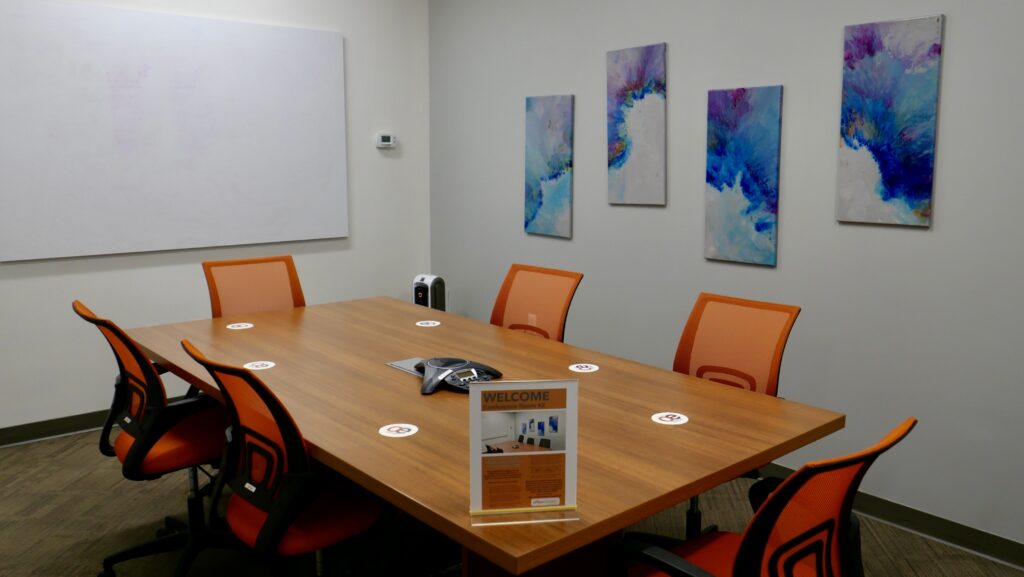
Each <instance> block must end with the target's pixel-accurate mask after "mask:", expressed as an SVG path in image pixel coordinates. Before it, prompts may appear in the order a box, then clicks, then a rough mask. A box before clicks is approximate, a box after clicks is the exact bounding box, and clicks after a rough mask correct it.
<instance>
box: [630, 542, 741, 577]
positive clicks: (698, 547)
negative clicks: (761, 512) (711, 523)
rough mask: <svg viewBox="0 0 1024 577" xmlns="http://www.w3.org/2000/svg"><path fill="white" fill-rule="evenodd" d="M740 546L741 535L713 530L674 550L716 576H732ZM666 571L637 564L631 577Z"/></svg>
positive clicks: (632, 568) (644, 576)
mask: <svg viewBox="0 0 1024 577" xmlns="http://www.w3.org/2000/svg"><path fill="white" fill-rule="evenodd" d="M739 548H740V535H739V534H738V533H727V532H725V531H712V532H710V533H706V534H704V535H701V536H700V537H698V538H696V539H691V540H689V541H686V542H684V543H682V544H681V545H679V546H678V547H674V548H673V549H672V552H673V553H675V554H676V555H679V556H680V557H682V558H683V559H686V560H687V561H689V562H690V563H693V564H694V565H696V566H698V567H700V568H701V569H703V570H705V571H707V572H708V573H711V574H712V575H714V576H715V577H732V565H733V561H735V560H736V553H737V551H739ZM655 575H665V573H663V572H661V571H659V570H657V569H655V568H654V567H651V566H650V565H636V566H634V567H631V568H630V570H629V577H654V576H655Z"/></svg>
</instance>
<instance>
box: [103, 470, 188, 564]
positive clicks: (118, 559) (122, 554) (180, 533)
mask: <svg viewBox="0 0 1024 577" xmlns="http://www.w3.org/2000/svg"><path fill="white" fill-rule="evenodd" d="M188 480H189V492H188V499H187V500H186V506H187V514H188V518H187V520H186V521H179V520H178V519H175V518H173V517H166V518H165V519H164V525H163V526H162V527H160V528H159V529H157V531H156V539H154V540H152V541H148V542H146V543H142V544H139V545H136V546H134V547H129V548H128V549H125V550H123V551H118V552H117V553H114V554H113V555H109V556H107V557H105V558H104V559H103V570H102V571H100V573H99V577H115V575H116V573H115V572H114V565H116V564H118V563H123V562H124V561H130V560H132V559H138V558H140V557H149V556H150V555H159V554H161V553H167V552H169V551H175V550H179V549H181V550H184V551H186V552H188V551H189V550H190V549H195V548H196V545H195V544H196V543H199V542H200V536H201V535H202V534H203V533H205V531H206V523H205V521H204V519H203V495H204V494H205V493H206V491H204V490H201V489H200V488H199V477H198V473H197V470H196V469H195V468H192V469H189V470H188ZM197 553H198V551H196V552H195V553H193V554H192V555H191V557H190V558H189V559H188V560H187V562H185V561H186V559H185V557H184V556H183V557H182V558H181V559H179V562H178V571H177V572H176V574H177V575H186V574H187V573H188V569H189V568H190V567H191V564H192V561H193V560H194V559H195V556H196V554H197Z"/></svg>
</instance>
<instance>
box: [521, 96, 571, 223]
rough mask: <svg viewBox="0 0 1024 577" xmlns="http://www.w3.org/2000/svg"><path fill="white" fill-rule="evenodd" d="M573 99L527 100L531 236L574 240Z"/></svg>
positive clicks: (528, 198)
mask: <svg viewBox="0 0 1024 577" xmlns="http://www.w3.org/2000/svg"><path fill="white" fill-rule="evenodd" d="M572 128H573V97H572V96H571V95H569V96H530V97H527V98H526V213H525V218H524V224H523V227H524V228H525V229H526V232H528V233H531V234H544V235H548V236H560V237H563V238H572Z"/></svg>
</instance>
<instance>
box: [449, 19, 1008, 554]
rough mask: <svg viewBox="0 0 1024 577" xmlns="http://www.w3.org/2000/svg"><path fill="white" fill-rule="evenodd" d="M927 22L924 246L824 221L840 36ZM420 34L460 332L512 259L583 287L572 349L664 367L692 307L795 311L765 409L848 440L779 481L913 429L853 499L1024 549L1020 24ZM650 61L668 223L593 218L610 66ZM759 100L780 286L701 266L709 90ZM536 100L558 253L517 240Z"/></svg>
mask: <svg viewBox="0 0 1024 577" xmlns="http://www.w3.org/2000/svg"><path fill="white" fill-rule="evenodd" d="M625 7H628V9H627V8H625ZM937 13H943V14H946V16H947V20H946V36H945V47H944V52H945V56H944V63H943V72H942V75H943V78H942V92H941V93H942V96H941V105H940V106H941V110H940V126H939V136H938V150H937V158H936V166H937V168H936V175H935V182H936V186H935V211H934V220H933V226H932V227H931V229H930V230H910V229H905V228H888V227H877V226H874V227H873V226H857V225H853V226H851V225H840V224H837V223H836V222H835V220H834V216H833V215H834V210H835V181H836V156H837V146H838V124H839V118H838V116H839V94H840V81H841V63H842V34H843V26H844V25H847V24H855V23H861V22H872V21H879V20H888V19H899V18H910V17H919V16H926V15H931V14H937ZM429 17H430V119H431V125H432V126H433V130H432V131H431V147H430V151H431V175H430V176H431V207H430V209H431V231H432V244H431V256H432V262H433V271H432V272H434V273H437V274H440V275H443V276H444V277H445V278H446V279H447V281H448V283H449V286H450V287H451V288H452V291H453V300H454V306H455V309H456V310H457V311H458V312H462V313H465V314H467V315H470V316H472V317H475V318H478V319H487V318H488V315H489V312H490V308H491V305H492V303H493V298H494V295H495V294H496V292H497V289H498V286H499V285H500V282H501V279H502V277H503V276H504V273H505V271H506V270H507V269H508V266H509V264H510V263H512V262H526V263H532V264H537V265H547V266H555V267H561V268H568V269H573V270H578V271H581V272H584V273H585V274H586V276H585V278H584V279H583V283H582V284H581V285H580V288H579V292H578V293H577V296H576V300H575V302H574V303H573V307H572V311H571V312H570V315H569V319H568V325H567V333H566V340H567V341H568V342H571V343H573V344H578V345H581V346H584V347H590V348H594V349H597V350H600V351H604V352H609V353H613V354H617V355H621V356H624V357H628V358H632V359H637V360H640V361H644V362H648V363H652V364H655V365H658V366H662V367H669V366H670V364H671V359H672V355H673V352H674V349H675V346H676V342H677V339H678V337H679V334H680V332H681V330H682V325H683V323H684V321H685V319H686V317H687V315H688V313H689V310H690V306H691V304H692V303H693V300H694V298H695V297H696V295H697V293H698V292H700V291H710V292H720V293H727V294H733V295H737V296H744V297H749V298H755V299H765V300H774V301H781V302H786V303H793V304H798V305H800V306H802V307H803V314H802V315H801V317H800V319H799V320H798V321H797V323H796V326H795V329H794V331H793V334H792V337H791V339H790V341H789V346H788V348H787V353H786V356H785V361H784V363H783V366H782V375H781V383H780V387H781V388H780V392H781V394H782V395H783V396H785V397H787V398H789V399H793V400H797V401H801V402H805V403H809V404H812V405H820V406H823V407H827V408H830V409H833V410H837V411H841V412H844V413H846V414H847V415H848V418H847V428H846V429H845V430H844V431H842V432H840V433H838V434H835V435H832V436H831V437H830V438H827V439H825V440H822V441H820V442H818V443H816V444H814V445H813V446H811V447H809V448H807V449H804V450H802V451H799V452H797V453H795V454H793V455H790V456H788V457H787V458H785V459H783V460H782V463H783V464H785V465H788V466H798V465H799V464H800V463H802V462H803V461H805V460H808V459H812V458H819V457H828V456H835V455H838V454H841V453H843V452H846V451H850V450H854V449H858V448H861V447H863V446H866V445H867V444H869V443H871V442H874V441H876V440H877V439H878V438H879V437H880V436H881V435H882V434H883V433H884V432H886V431H888V430H889V429H890V428H891V427H893V426H895V425H896V423H897V422H899V421H900V420H902V419H903V418H905V417H906V416H908V415H916V416H918V417H919V418H920V419H921V424H920V426H919V427H918V429H917V430H916V431H915V432H914V433H913V434H912V435H911V436H910V437H909V438H908V439H907V440H906V441H905V442H904V443H903V444H902V445H901V446H899V447H898V448H897V449H896V450H894V451H893V452H892V453H891V454H889V455H888V456H886V457H884V458H883V459H881V460H880V461H879V462H878V463H877V464H876V466H875V468H874V469H873V470H872V471H871V473H870V474H869V476H868V477H867V479H866V481H865V483H864V485H863V489H864V490H866V491H867V492H869V493H871V494H873V495H876V496H879V497H882V498H885V499H889V500H892V501H896V502H898V503H902V504H905V505H907V506H910V507H914V508H917V509H920V510H923V511H926V512H928V513H931V514H934V515H938V516H941V517H944V518H947V519H950V520H953V521H957V522H960V523H964V524H966V525H969V526H972V527H976V528H978V529H981V530H984V531H988V532H991V533H994V534H997V535H1000V536H1003V537H1006V538H1010V539H1013V540H1015V541H1018V542H1024V525H1022V524H1021V523H1020V519H1021V517H1022V516H1024V509H1022V505H1021V503H1022V502H1021V500H1020V499H1018V498H1015V496H1016V495H1017V494H1018V493H1019V485H1020V480H1021V479H1022V478H1024V465H1022V459H1021V458H1020V455H1021V451H1020V433H1021V431H1022V427H1021V425H1020V422H1021V420H1020V410H1021V407H1022V406H1024V402H1022V401H1024V393H1022V387H1021V381H1022V376H1021V375H1022V374H1024V371H1022V370H1021V369H1020V368H1019V366H1018V364H1019V357H1020V355H1021V354H1022V352H1024V307H1021V306H1020V304H1019V300H1018V299H1019V296H1020V295H1021V287H1022V286H1024V275H1022V272H1021V268H1022V267H1021V262H1022V259H1021V255H1020V251H1021V247H1022V246H1024V229H1022V228H1021V227H1020V226H1019V221H1020V218H1021V215H1022V214H1024V196H1022V195H1021V194H1020V183H1019V180H1018V177H1017V175H1018V173H1019V171H1018V170H1017V167H1019V165H1020V160H1019V159H1018V156H1019V153H1020V135H1021V133H1024V121H1022V118H1024V115H1021V113H1020V109H1019V107H1018V106H1017V103H1016V100H1017V99H1018V97H1019V95H1020V94H1022V93H1024V81H1022V75H1021V74H1020V64H1021V61H1020V54H1021V49H1020V40H1019V34H1018V30H1019V25H1020V22H1021V21H1022V20H1024V4H1022V3H1020V2H1017V1H1015V0H1002V1H996V0H986V1H982V2H960V1H958V0H945V1H942V0H901V1H899V2H892V1H890V0H865V1H862V2H849V3H839V2H821V1H819V0H804V1H797V0H790V1H777V2H752V1H748V2H740V1H723V2H696V1H686V2H679V1H677V0H647V1H642V2H641V1H637V2H628V3H622V2H610V1H607V0H560V1H557V2H551V1H549V0H522V1H518V2H507V1H499V0H487V1H484V0H431V2H430V16H429ZM656 42H667V43H668V105H667V115H668V157H669V162H668V187H669V190H668V206H667V207H666V208H638V207H615V206H609V205H608V203H607V201H606V198H607V193H606V169H605V155H606V142H605V138H606V137H605V53H606V52H607V51H609V50H613V49H618V48H625V47H630V46H638V45H642V44H650V43H656ZM766 84H783V85H784V86H785V95H784V103H783V129H782V172H781V200H780V218H779V230H780V232H779V265H778V267H777V268H774V269H768V268H758V267H752V266H742V265H732V264H725V263H718V262H709V261H705V260H704V259H703V257H702V254H703V233H704V200H703V191H704V160H705V149H704V147H705V131H706V114H707V91H708V90H709V89H712V88H732V87H738V86H759V85H766ZM546 94H575V95H576V125H575V140H576V144H575V166H576V169H575V183H574V188H575V205H574V210H575V214H574V221H575V222H574V225H573V231H574V238H573V239H572V240H570V241H565V240H559V239H552V238H545V237H532V236H527V235H526V234H524V232H523V230H522V222H523V220H522V214H523V172H524V166H523V162H524V161H523V156H524V155H523V133H524V128H523V115H524V113H523V110H524V98H525V97H526V96H534V95H546ZM581 360H585V359H581ZM682 409H685V407H682ZM678 457H679V458H686V456H685V455H679V456H678Z"/></svg>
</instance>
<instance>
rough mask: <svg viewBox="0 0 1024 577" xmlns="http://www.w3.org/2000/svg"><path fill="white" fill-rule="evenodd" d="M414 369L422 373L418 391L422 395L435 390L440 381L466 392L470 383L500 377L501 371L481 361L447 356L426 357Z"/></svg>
mask: <svg viewBox="0 0 1024 577" xmlns="http://www.w3.org/2000/svg"><path fill="white" fill-rule="evenodd" d="M416 371H417V372H419V373H421V374H422V375H423V385H421V386H420V393H422V394H424V395H429V394H431V393H433V392H434V391H436V390H437V387H438V386H440V385H441V383H444V384H446V385H448V386H449V387H451V388H453V389H455V390H456V391H460V392H463V393H468V392H469V384H470V383H475V382H479V381H489V380H491V379H500V378H501V371H498V370H497V369H494V368H491V367H488V366H487V365H485V364H483V363H475V362H473V361H467V360H465V359H453V358H448V357H438V358H434V359H427V360H425V361H421V362H419V363H416Z"/></svg>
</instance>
